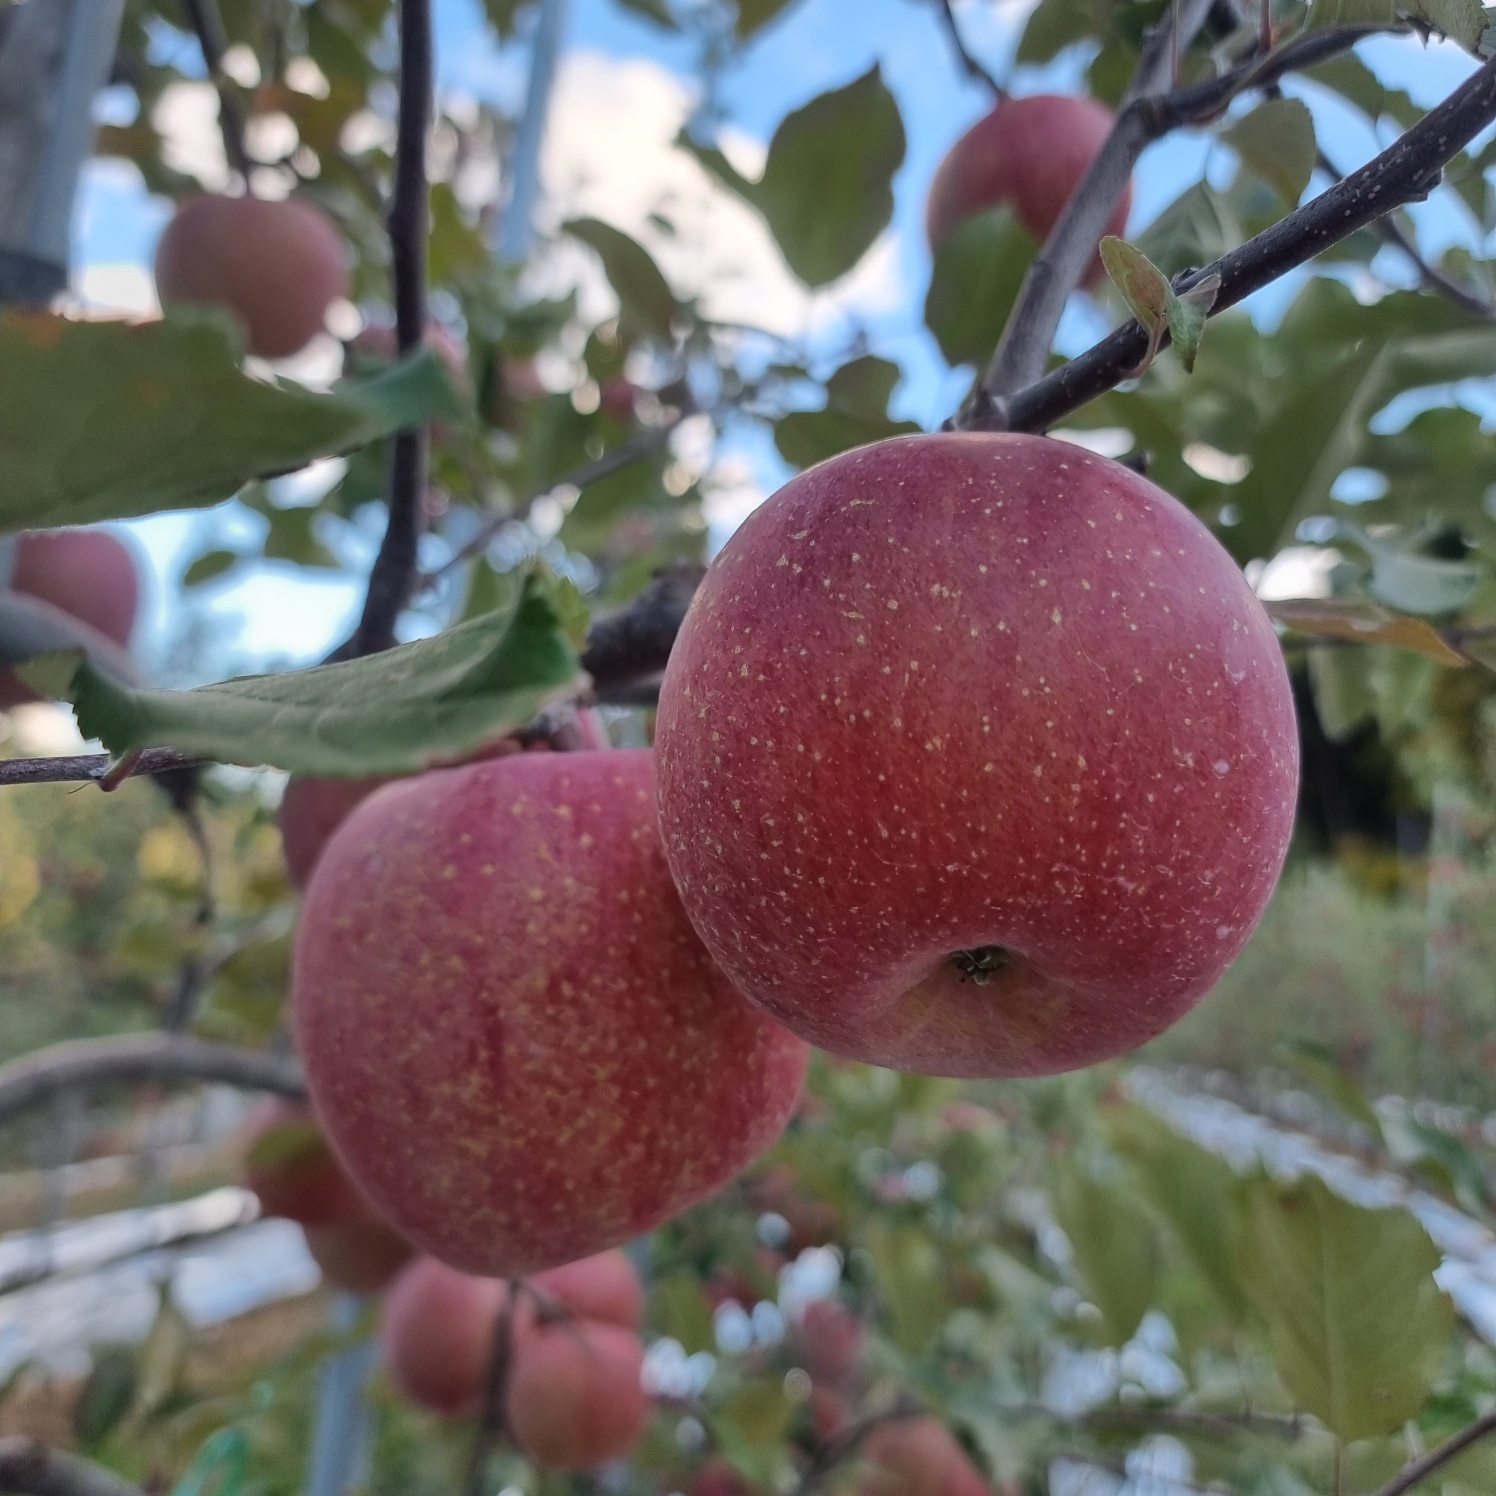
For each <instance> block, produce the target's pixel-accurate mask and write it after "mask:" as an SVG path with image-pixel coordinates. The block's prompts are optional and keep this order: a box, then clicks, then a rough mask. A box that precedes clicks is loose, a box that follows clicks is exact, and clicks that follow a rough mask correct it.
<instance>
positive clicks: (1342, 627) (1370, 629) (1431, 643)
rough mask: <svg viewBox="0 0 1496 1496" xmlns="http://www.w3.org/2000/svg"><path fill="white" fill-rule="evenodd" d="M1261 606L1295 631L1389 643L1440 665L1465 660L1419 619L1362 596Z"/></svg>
mask: <svg viewBox="0 0 1496 1496" xmlns="http://www.w3.org/2000/svg"><path fill="white" fill-rule="evenodd" d="M1262 606H1263V607H1264V608H1265V609H1266V611H1267V615H1268V617H1269V618H1271V619H1273V620H1274V621H1275V622H1277V623H1281V624H1283V625H1284V627H1285V628H1288V629H1291V630H1292V631H1293V632H1294V633H1296V634H1311V635H1316V636H1318V637H1320V638H1325V639H1350V640H1352V641H1353V642H1355V643H1357V644H1388V645H1391V646H1392V648H1394V649H1408V650H1412V651H1413V653H1415V654H1424V655H1427V656H1428V657H1429V658H1430V659H1431V660H1438V662H1439V663H1440V664H1441V665H1452V666H1455V667H1458V666H1460V665H1464V664H1467V663H1468V661H1467V660H1466V659H1465V657H1464V656H1463V655H1462V654H1460V653H1459V652H1458V651H1456V650H1454V649H1452V648H1451V647H1450V646H1449V645H1448V644H1447V643H1446V642H1445V640H1444V638H1443V636H1442V635H1441V634H1440V633H1439V632H1438V631H1437V630H1436V629H1433V628H1431V627H1430V626H1429V625H1428V624H1426V623H1424V622H1422V620H1420V619H1417V618H1400V617H1398V616H1397V614H1395V613H1389V612H1388V611H1387V610H1386V609H1385V608H1382V607H1379V606H1378V605H1377V604H1376V603H1373V602H1369V601H1367V600H1366V599H1364V598H1350V597H1304V598H1298V597H1296V598H1287V599H1283V600H1272V601H1268V602H1264V603H1263V605H1262Z"/></svg>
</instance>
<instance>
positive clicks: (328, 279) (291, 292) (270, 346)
mask: <svg viewBox="0 0 1496 1496" xmlns="http://www.w3.org/2000/svg"><path fill="white" fill-rule="evenodd" d="M156 290H157V292H158V294H159V295H160V297H161V301H162V303H163V305H172V304H174V303H180V302H191V303H199V304H206V305H209V306H223V307H227V308H228V309H229V311H231V312H233V313H234V315H235V316H236V317H237V318H238V319H239V321H240V322H241V323H242V324H243V326H244V329H245V335H246V340H247V346H248V348H249V351H250V352H251V353H255V354H258V355H259V356H260V357H261V358H289V357H290V356H291V355H292V354H293V353H299V352H300V351H301V350H302V349H303V348H305V347H306V345H307V344H308V343H310V342H311V340H312V339H313V338H314V337H316V335H317V334H318V333H319V332H321V331H322V326H323V320H324V319H325V318H326V316H327V309H328V307H329V306H330V305H331V304H332V303H333V302H334V301H336V300H337V298H338V297H340V296H346V295H347V294H348V251H347V248H346V246H345V245H344V243H343V237H342V235H341V234H340V233H339V232H338V229H337V226H336V225H335V224H334V223H333V221H332V220H331V219H330V218H329V217H328V216H327V215H326V214H325V213H324V212H323V211H322V210H321V209H320V208H318V207H316V206H314V205H313V204H312V203H309V202H306V201H304V200H302V199H300V198H286V199H285V200H284V201H281V202H271V201H266V200H264V199H262V198H254V197H196V198H192V199H190V200H189V201H187V202H185V203H183V204H182V206H181V207H180V208H178V209H177V215H176V217H175V218H173V219H172V221H171V222H170V223H169V224H167V226H166V231H165V232H164V233H163V234H162V235H161V241H160V243H159V244H158V245H157V246H156Z"/></svg>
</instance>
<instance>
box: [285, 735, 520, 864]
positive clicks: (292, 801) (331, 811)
mask: <svg viewBox="0 0 1496 1496" xmlns="http://www.w3.org/2000/svg"><path fill="white" fill-rule="evenodd" d="M521 751H522V750H521V746H520V744H519V743H518V742H517V741H516V740H515V739H514V738H500V739H498V741H497V742H494V743H490V744H488V745H487V746H486V747H484V748H480V749H479V750H478V752H477V753H475V754H474V755H473V758H475V759H477V758H502V757H503V756H504V755H505V754H507V753H519V752H521ZM392 783H394V780H392V779H390V778H389V777H387V776H385V777H380V776H374V777H372V778H367V779H318V778H310V779H304V778H301V777H300V776H293V777H292V778H291V779H289V780H287V782H286V789H285V793H284V794H283V795H282V796H281V803H280V805H279V806H278V807H277V809H276V812H275V823H276V825H277V826H279V827H280V834H281V852H282V854H283V855H284V857H285V859H286V871H287V872H288V873H289V874H290V875H291V882H292V883H293V884H295V885H296V887H297V888H305V887H306V885H307V880H308V879H309V878H310V877H311V876H312V869H313V868H315V867H316V866H317V859H318V858H319V857H320V856H321V855H322V849H323V847H325V846H326V845H327V839H328V837H330V836H331V835H332V834H333V832H334V831H336V830H337V829H338V827H339V826H341V825H342V824H343V822H344V821H345V820H347V819H348V814H349V812H350V811H351V810H352V809H353V807H354V806H355V805H358V804H361V803H362V802H363V801H364V800H367V799H368V798H369V796H370V795H372V794H373V793H374V791H375V790H377V789H379V788H381V787H382V786H383V785H386V784H392Z"/></svg>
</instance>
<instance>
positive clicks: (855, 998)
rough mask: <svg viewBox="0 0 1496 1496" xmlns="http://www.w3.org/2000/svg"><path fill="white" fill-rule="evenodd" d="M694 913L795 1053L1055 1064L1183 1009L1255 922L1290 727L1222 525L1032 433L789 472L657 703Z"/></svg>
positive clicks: (738, 549) (664, 795)
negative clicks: (810, 1047) (806, 1043)
mask: <svg viewBox="0 0 1496 1496" xmlns="http://www.w3.org/2000/svg"><path fill="white" fill-rule="evenodd" d="M656 741H657V748H658V753H659V793H660V808H661V814H660V824H661V828H662V834H663V836H664V839H665V846H666V852H667V855H668V856H669V859H670V865H671V871H672V872H673V873H674V875H675V881H676V886H677V887H678V888H679V890H680V894H681V898H682V901H683V902H684V904H685V907H686V911H687V913H688V914H689V915H690V917H691V921H692V923H693V924H694V925H695V927H696V930H697V933H698V934H700V935H701V937H702V939H703V940H704V941H705V942H706V946H707V949H708V950H709V951H710V952H711V954H712V955H713V957H715V958H716V960H717V962H718V964H719V965H720V966H721V967H722V968H723V970H724V971H725V972H726V973H727V975H728V976H729V977H730V978H731V979H732V980H733V982H734V983H735V984H736V986H737V987H738V988H739V990H741V991H742V992H743V993H744V994H745V995H746V996H747V997H748V998H749V999H750V1000H751V1001H753V1002H756V1003H757V1004H758V1005H759V1006H760V1007H761V1008H762V1009H763V1010H764V1011H765V1012H766V1013H768V1014H770V1015H771V1016H772V1017H775V1018H777V1019H778V1020H779V1021H780V1022H781V1023H783V1024H785V1025H786V1026H787V1027H789V1028H791V1029H793V1030H794V1031H795V1032H796V1033H798V1034H799V1035H800V1036H801V1037H802V1038H805V1039H808V1040H810V1041H811V1042H812V1043H814V1044H818V1045H820V1046H822V1047H824V1048H826V1049H829V1050H832V1051H834V1052H836V1053H838V1054H842V1055H846V1056H849V1057H852V1058H854V1059H859V1060H864V1061H869V1062H871V1063H874V1064H879V1065H888V1066H893V1067H898V1068H902V1069H906V1070H915V1071H924V1072H928V1073H932V1074H938V1075H951V1076H1018V1075H1042V1074H1050V1073H1054V1072H1058V1071H1062V1070H1069V1069H1074V1068H1077V1067H1080V1066H1084V1065H1091V1064H1095V1063H1097V1062H1098V1061H1100V1060H1103V1059H1106V1058H1108V1057H1110V1056H1113V1055H1118V1054H1122V1053H1124V1052H1125V1051H1127V1050H1130V1049H1133V1048H1135V1047H1136V1046H1137V1045H1139V1044H1141V1043H1143V1042H1144V1041H1145V1040H1147V1039H1150V1038H1152V1037H1153V1036H1154V1035H1155V1034H1157V1033H1159V1032H1161V1031H1162V1030H1163V1029H1165V1028H1167V1027H1168V1026H1169V1024H1171V1023H1173V1022H1174V1021H1175V1020H1176V1019H1178V1018H1180V1017H1182V1016H1183V1015H1184V1014H1185V1013H1186V1012H1188V1011H1189V1009H1190V1008H1192V1007H1193V1006H1194V1005H1195V1003H1196V1002H1198V1001H1199V999H1200V998H1201V997H1202V996H1203V995H1204V994H1205V993H1206V992H1208V991H1209V990H1210V988H1211V987H1212V986H1213V985H1214V984H1215V982H1216V981H1217V980H1218V979H1219V978H1220V976H1221V974H1222V973H1223V972H1224V971H1225V970H1226V968H1227V967H1228V966H1229V965H1230V964H1231V962H1232V960H1233V959H1234V958H1235V957H1236V954H1237V952H1239V951H1240V950H1241V948H1242V946H1243V944H1244V943H1245V942H1246V939H1247V937H1248V935H1249V934H1250V933H1251V931H1252V928H1253V926H1254V925H1255V924H1256V923H1257V920H1258V919H1259V917H1260V916H1261V914H1262V911H1263V908H1264V906H1265V905H1266V903H1267V900H1268V897H1269V895H1270V893H1271V892H1272V888H1273V885H1274V883H1275V882H1276V880H1277V877H1278V873H1279V871H1280V869H1281V867H1282V864H1283V858H1284V854H1285V852H1286V850H1287V847H1288V838H1289V833H1290V830H1291V828H1292V824H1293V812H1294V798H1295V792H1296V783H1297V774H1298V740H1297V736H1296V733H1295V728H1294V713H1293V701H1292V697H1291V695H1290V692H1289V685H1288V675H1287V672H1286V670H1285V669H1284V665H1283V659H1282V655H1281V652H1280V651H1279V648H1278V644H1277V639H1276V637H1275V635H1274V633H1273V629H1272V625H1271V624H1270V623H1269V622H1268V619H1267V616H1266V614H1265V613H1264V612H1263V610H1262V607H1261V605H1260V604H1259V603H1258V601H1257V599H1256V597H1255V596H1254V595H1253V593H1252V590H1251V588H1250V587H1248V585H1247V583H1246V580H1245V578H1243V576H1242V574H1241V572H1240V571H1239V570H1238V568H1237V567H1236V565H1235V564H1234V563H1233V561H1232V560H1231V558H1230V557H1229V556H1228V555H1227V554H1226V552H1225V551H1224V550H1223V549H1222V548H1221V547H1220V545H1219V544H1217V542H1216V541H1215V540H1214V538H1213V537H1212V536H1211V534H1210V532H1209V531H1208V530H1207V529H1206V528H1205V526H1204V525H1202V524H1201V523H1200V521H1199V520H1197V519H1196V518H1195V517H1194V516H1193V515H1192V514H1190V513H1189V511H1188V510H1186V509H1185V508H1184V507H1183V506H1182V505H1180V504H1178V503H1176V502H1175V500H1173V499H1172V498H1170V497H1169V495H1168V494H1166V493H1164V492H1163V491H1162V490H1161V489H1158V488H1156V487H1154V485H1153V484H1151V483H1149V482H1148V481H1147V480H1146V479H1144V478H1141V477H1139V476H1138V475H1137V474H1136V473H1134V472H1132V471H1131V470H1130V469H1128V468H1125V467H1122V466H1121V465H1120V464H1118V463H1115V462H1110V461H1108V460H1106V459H1105V458H1102V457H1097V456H1095V455H1093V454H1092V453H1089V452H1086V451H1084V450H1082V449H1081V448H1078V447H1074V446H1071V445H1068V444H1066V443H1063V442H1057V441H1051V440H1049V439H1048V438H1045V437H1037V436H1018V435H1001V436H990V435H979V434H962V435H944V436H910V437H896V438H893V439H892V440H889V441H885V442H880V443H878V444H876V445H874V446H870V447H863V448H861V449H859V450H856V451H852V452H847V453H844V454H842V455H841V456H839V457H835V458H833V459H832V460H831V461H829V462H825V463H822V464H821V465H820V466H818V467H815V468H811V469H810V470H809V471H807V472H804V473H801V474H800V475H799V476H798V477H796V478H793V479H792V480H791V481H790V482H789V483H788V484H786V485H785V487H784V488H783V489H781V490H780V491H779V493H778V494H777V495H776V496H775V497H774V498H772V499H771V500H770V501H769V502H768V503H767V504H765V505H763V506H762V507H761V508H760V509H758V510H757V511H755V512H754V513H753V514H752V515H750V516H749V518H748V520H747V522H746V523H745V524H744V525H743V526H742V528H741V529H740V530H738V532H737V533H736V534H735V535H734V536H733V538H732V539H731V540H730V541H729V542H728V544H727V546H726V548H725V549H724V550H723V552H722V554H721V555H720V556H719V557H718V558H717V560H716V561H715V562H714V563H713V565H712V567H711V569H710V570H709V571H708V573H707V576H706V579H705V581H704V582H703V583H702V585H701V588H700V589H699V590H698V592H697V593H696V597H695V600H694V602H693V603H692V605H691V610H690V612H689V614H688V615H687V618H686V622H685V626H684V627H683V629H682V630H681V633H680V636H679V638H678V639H677V641H676V644H675V649H674V652H673V654H672V655H671V657H670V664H669V667H668V669H667V671H666V673H665V679H664V683H663V688H662V690H661V693H660V708H659V719H658V729H657V739H656Z"/></svg>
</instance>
